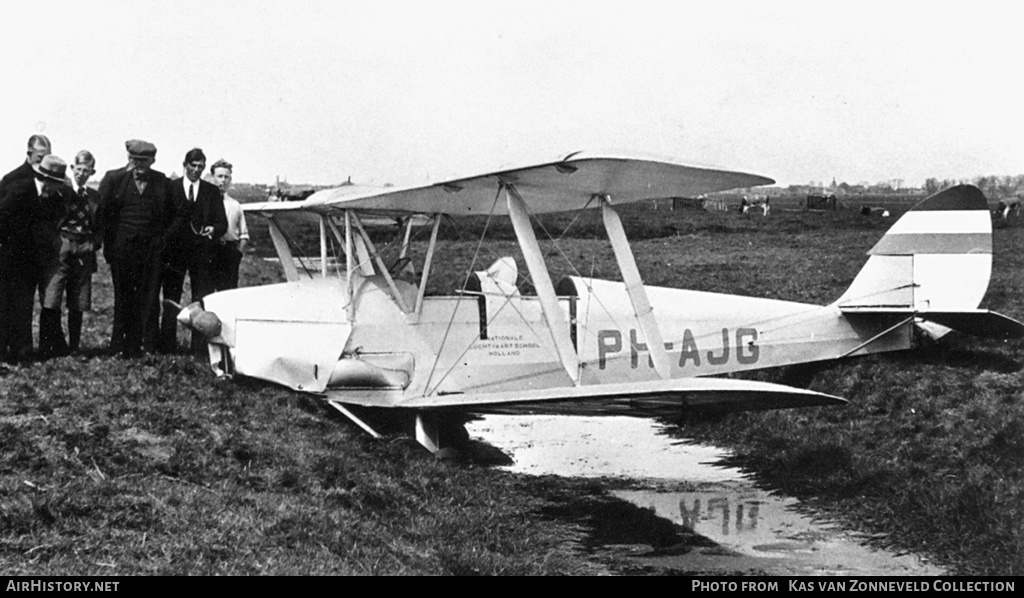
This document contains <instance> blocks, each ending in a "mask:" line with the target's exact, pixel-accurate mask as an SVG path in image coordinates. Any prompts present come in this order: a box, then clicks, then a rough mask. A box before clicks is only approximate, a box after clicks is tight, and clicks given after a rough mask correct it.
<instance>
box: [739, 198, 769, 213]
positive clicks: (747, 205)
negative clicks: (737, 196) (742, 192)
mask: <svg viewBox="0 0 1024 598" xmlns="http://www.w3.org/2000/svg"><path fill="white" fill-rule="evenodd" d="M769 199H770V198H768V197H765V198H764V199H755V200H753V201H750V200H748V199H747V198H746V197H744V198H743V200H742V201H740V212H742V213H744V214H746V213H748V212H750V210H754V209H757V210H761V215H762V216H767V215H768V211H769V210H770V209H771V206H770V205H769V202H768V200H769Z"/></svg>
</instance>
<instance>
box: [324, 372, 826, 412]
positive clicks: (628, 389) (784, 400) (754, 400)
mask: <svg viewBox="0 0 1024 598" xmlns="http://www.w3.org/2000/svg"><path fill="white" fill-rule="evenodd" d="M332 398H335V397H332ZM341 400H343V401H344V399H341ZM559 401H569V402H581V403H587V404H590V403H595V404H596V405H598V409H596V410H597V411H600V410H602V409H601V407H600V406H602V405H604V406H607V407H608V409H607V411H608V412H621V410H622V409H621V408H622V406H623V405H628V406H630V407H633V408H638V409H641V410H642V409H645V408H673V409H676V410H677V411H678V410H681V409H683V408H684V407H685V408H700V409H705V408H713V409H714V410H716V411H748V410H762V409H783V408H789V407H813V406H816V405H844V404H846V400H845V399H841V398H839V397H834V396H832V395H827V394H823V393H820V392H815V391H811V390H804V389H802V388H794V387H790V386H783V385H781V384H772V383H769V382H757V381H752V380H732V379H728V378H681V379H674V380H656V381H650V382H640V383H616V384H600V385H593V386H570V387H560V388H546V389H542V390H526V391H518V392H497V393H472V394H471V393H466V394H461V393H459V394H448V395H435V396H429V397H416V398H413V399H408V400H404V401H400V402H397V403H395V404H393V406H394V407H406V408H415V409H432V408H438V409H440V408H447V409H451V408H461V409H465V410H467V411H476V412H485V411H489V410H491V409H489V408H494V407H498V408H500V407H503V406H512V405H523V406H532V405H535V404H536V405H538V406H540V407H543V405H546V404H549V403H555V402H559ZM378 406H379V403H378Z"/></svg>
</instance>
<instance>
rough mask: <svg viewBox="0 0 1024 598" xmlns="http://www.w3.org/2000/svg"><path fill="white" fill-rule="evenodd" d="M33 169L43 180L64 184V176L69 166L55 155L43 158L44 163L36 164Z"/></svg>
mask: <svg viewBox="0 0 1024 598" xmlns="http://www.w3.org/2000/svg"><path fill="white" fill-rule="evenodd" d="M32 168H34V169H35V171H36V173H37V174H39V175H40V176H41V177H43V178H47V179H50V180H52V181H59V182H62V183H63V182H64V174H65V173H66V172H67V170H68V165H67V163H66V162H64V160H61V159H60V158H58V157H57V156H54V155H53V154H49V155H46V156H43V161H42V162H40V163H39V164H36V165H35V166H33V167H32Z"/></svg>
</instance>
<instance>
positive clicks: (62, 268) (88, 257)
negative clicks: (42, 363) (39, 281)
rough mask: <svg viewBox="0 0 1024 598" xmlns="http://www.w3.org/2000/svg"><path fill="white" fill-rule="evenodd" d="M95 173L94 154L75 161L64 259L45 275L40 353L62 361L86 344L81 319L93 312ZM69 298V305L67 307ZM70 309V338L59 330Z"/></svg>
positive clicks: (64, 224) (63, 228) (63, 231)
mask: <svg viewBox="0 0 1024 598" xmlns="http://www.w3.org/2000/svg"><path fill="white" fill-rule="evenodd" d="M95 167H96V158H95V157H93V155H92V152H89V151H88V150H82V151H80V152H78V154H77V155H75V164H74V166H73V168H72V171H71V172H72V177H71V185H72V186H71V187H70V188H69V189H68V190H69V191H70V193H68V194H67V198H66V202H67V203H66V204H65V213H64V218H63V219H62V220H61V222H60V226H59V235H60V239H61V240H60V254H59V256H58V259H57V260H55V261H54V262H53V263H52V264H51V268H50V270H49V271H48V272H47V273H46V286H45V292H44V293H43V296H42V304H43V308H42V310H41V312H40V314H39V352H40V353H41V354H44V355H47V354H49V355H62V354H65V353H69V352H75V351H78V348H79V346H80V343H81V338H82V314H83V313H84V312H87V311H89V310H90V309H92V275H93V273H94V272H96V250H97V249H98V248H99V247H100V245H101V243H102V240H103V236H102V230H101V229H100V222H99V215H98V203H99V192H97V191H96V190H95V189H92V188H90V187H88V186H87V185H86V183H87V182H88V181H89V177H91V176H92V175H93V173H94V172H95ZM65 297H66V301H65ZM64 303H66V304H67V308H68V338H67V342H65V339H64V331H63V330H61V323H60V321H61V313H60V312H61V307H62V304H64Z"/></svg>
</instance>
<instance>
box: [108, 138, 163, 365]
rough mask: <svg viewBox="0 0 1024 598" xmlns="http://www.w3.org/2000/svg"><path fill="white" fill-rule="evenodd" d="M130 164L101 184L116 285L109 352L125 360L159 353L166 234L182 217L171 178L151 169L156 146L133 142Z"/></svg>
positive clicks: (110, 262) (112, 275)
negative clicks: (175, 201) (162, 264)
mask: <svg viewBox="0 0 1024 598" xmlns="http://www.w3.org/2000/svg"><path fill="white" fill-rule="evenodd" d="M125 146H126V147H127V149H128V166H127V167H125V169H118V170H115V171H111V172H108V173H107V175H106V176H105V177H104V180H103V182H101V183H100V210H101V213H102V219H101V220H102V223H103V233H104V240H103V245H104V247H105V250H104V255H105V257H106V259H107V262H108V263H109V264H110V270H111V278H112V279H113V283H114V325H113V330H112V335H111V341H110V348H111V351H112V352H114V353H120V354H122V355H123V356H125V357H138V356H140V355H142V352H143V349H145V350H147V351H153V350H155V349H156V341H157V336H158V332H159V330H158V326H157V325H155V323H156V322H158V321H159V316H158V314H159V311H158V310H159V293H160V257H161V253H162V252H163V248H164V244H165V243H166V240H167V233H168V231H169V230H170V229H172V228H174V227H175V226H178V224H176V223H177V222H178V220H179V218H180V217H181V215H180V214H179V210H178V206H176V205H175V204H174V200H173V198H172V196H171V190H170V186H169V181H168V180H167V177H166V176H164V174H163V173H162V172H159V171H156V170H153V168H152V166H153V162H154V161H155V160H156V146H154V145H153V144H152V143H149V142H148V141H141V140H138V139H133V140H130V141H128V142H127V143H126V144H125Z"/></svg>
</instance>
